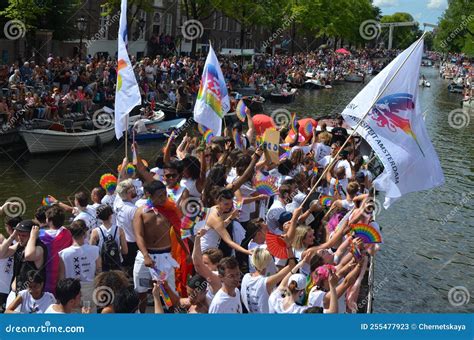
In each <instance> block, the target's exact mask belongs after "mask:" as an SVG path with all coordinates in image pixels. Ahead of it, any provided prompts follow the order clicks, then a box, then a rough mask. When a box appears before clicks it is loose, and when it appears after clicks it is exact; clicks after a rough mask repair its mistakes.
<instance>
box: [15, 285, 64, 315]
mask: <svg viewBox="0 0 474 340" xmlns="http://www.w3.org/2000/svg"><path fill="white" fill-rule="evenodd" d="M18 295H19V296H21V299H22V302H21V307H20V313H22V314H42V313H45V312H46V310H47V309H48V307H49V306H51V305H52V304H53V303H56V298H55V297H54V295H53V294H51V293H48V292H44V293H43V296H42V297H41V298H39V299H38V300H35V299H33V297H32V296H31V294H30V292H29V291H28V289H25V290H22V291H20V292H19V293H18Z"/></svg>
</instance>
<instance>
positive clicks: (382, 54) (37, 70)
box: [0, 38, 394, 130]
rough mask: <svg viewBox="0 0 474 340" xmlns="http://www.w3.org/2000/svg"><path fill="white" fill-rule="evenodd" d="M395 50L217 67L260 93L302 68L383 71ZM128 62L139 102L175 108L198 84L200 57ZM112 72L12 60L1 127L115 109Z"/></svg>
mask: <svg viewBox="0 0 474 340" xmlns="http://www.w3.org/2000/svg"><path fill="white" fill-rule="evenodd" d="M157 39H158V38H157ZM163 39H164V38H163ZM163 39H159V41H161V40H163ZM164 41H165V40H163V43H164ZM393 55H394V53H393V52H387V51H384V50H361V51H354V52H353V53H352V54H337V53H335V52H334V51H332V50H330V49H326V50H320V51H319V52H309V53H300V54H297V55H295V56H285V55H275V56H271V55H264V54H262V55H256V56H255V58H254V59H253V60H252V61H249V62H248V64H247V65H246V66H243V65H242V64H241V59H240V58H238V57H234V58H232V57H228V56H226V57H222V58H221V68H222V71H223V74H224V77H225V78H226V81H227V84H228V86H229V91H230V92H232V91H233V90H237V91H238V88H240V87H243V86H254V87H256V88H257V91H256V93H257V94H258V93H259V89H260V88H262V87H263V86H265V85H269V84H272V85H282V84H285V83H289V84H293V85H298V86H299V85H302V82H303V81H304V79H305V78H304V77H305V74H306V72H308V70H311V71H314V72H315V73H317V74H320V75H321V79H323V78H324V82H327V83H331V82H332V81H333V80H337V79H341V77H342V75H343V74H345V73H350V72H356V71H357V72H362V73H367V72H369V71H372V70H374V69H379V68H381V67H382V66H383V65H384V63H386V61H387V60H388V59H390V58H391V57H393ZM131 62H132V64H133V65H134V70H135V74H136V77H137V81H138V84H139V87H140V91H141V94H142V98H143V102H144V103H151V102H163V101H168V102H169V103H171V104H172V105H175V106H176V110H177V111H181V110H185V109H189V108H190V107H191V105H192V103H193V102H194V100H195V98H196V96H197V92H198V89H199V84H200V76H201V74H202V69H203V67H204V62H205V60H204V58H198V59H196V58H191V57H186V56H182V57H179V56H171V57H162V56H160V55H157V56H156V57H155V58H150V57H145V58H142V59H141V60H137V59H136V58H135V57H132V58H131ZM249 65H250V66H249ZM116 73H117V62H116V60H115V59H113V58H111V57H107V58H105V57H102V56H100V57H95V58H94V57H92V56H90V55H89V56H88V57H87V58H85V59H84V60H79V59H77V58H76V59H70V58H62V57H55V56H53V55H50V56H49V57H48V58H47V62H46V63H45V64H35V62H34V61H19V62H16V63H14V64H12V65H10V66H9V67H8V70H7V71H6V72H5V75H4V77H3V78H0V86H1V88H2V92H1V94H0V124H2V125H3V129H4V130H7V129H12V128H15V127H16V126H18V125H20V124H22V123H24V122H28V121H31V120H32V119H35V118H36V119H46V120H50V121H59V120H62V119H64V118H68V119H69V118H71V119H75V118H81V119H82V118H89V119H90V118H91V117H92V114H93V112H95V110H96V109H98V108H102V107H103V106H108V107H111V108H113V105H114V96H115V85H116V82H117V75H116Z"/></svg>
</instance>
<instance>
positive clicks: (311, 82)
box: [303, 79, 326, 89]
mask: <svg viewBox="0 0 474 340" xmlns="http://www.w3.org/2000/svg"><path fill="white" fill-rule="evenodd" d="M303 87H304V88H305V89H325V88H326V86H325V85H323V84H322V83H321V81H320V80H319V79H308V80H306V81H305V82H304V85H303Z"/></svg>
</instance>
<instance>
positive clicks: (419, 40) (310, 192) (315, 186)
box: [301, 31, 427, 206]
mask: <svg viewBox="0 0 474 340" xmlns="http://www.w3.org/2000/svg"><path fill="white" fill-rule="evenodd" d="M426 33H427V32H426V31H425V32H423V35H422V36H421V37H420V39H418V42H417V43H416V45H415V46H414V47H413V50H412V51H411V52H410V54H408V55H407V57H406V58H405V60H404V61H403V63H402V64H401V65H400V66H399V67H398V69H397V70H396V71H395V73H394V74H393V76H392V77H390V80H389V81H388V82H387V84H386V85H385V86H384V88H383V89H382V91H380V93H379V94H378V95H377V97H376V98H375V99H374V100H373V102H372V104H371V105H370V107H369V108H368V109H367V112H366V113H365V114H364V115H363V116H362V118H361V119H359V122H358V123H357V125H356V126H355V128H354V129H353V131H352V133H351V134H350V135H349V137H347V139H346V141H345V142H344V144H342V146H341V147H340V148H339V150H338V151H337V153H336V155H335V156H334V158H333V159H332V160H331V162H329V164H328V166H327V167H326V168H325V169H324V171H323V173H322V174H321V176H320V177H319V179H318V180H317V181H316V183H314V185H313V187H312V188H311V190H310V191H309V193H308V194H307V195H306V197H305V199H304V200H303V202H302V203H301V206H303V205H304V204H305V203H306V200H307V199H308V198H309V196H310V195H311V194H312V193H313V192H314V190H315V189H316V188H317V186H318V184H319V182H321V179H322V178H324V177H325V175H326V173H327V172H328V170H329V169H330V168H331V166H332V164H333V163H334V162H335V161H336V159H337V156H339V154H340V153H341V151H342V150H343V149H344V147H345V146H346V145H347V143H348V142H349V140H350V139H351V138H352V137H353V136H354V134H355V133H356V130H357V129H358V128H359V126H360V125H361V124H362V122H363V121H364V120H365V118H366V117H367V115H368V114H369V112H370V110H372V107H373V106H374V105H375V103H377V101H378V100H379V99H380V97H382V95H383V94H384V92H385V90H386V89H387V87H388V86H389V85H390V83H391V82H392V81H393V79H394V78H395V77H396V76H397V75H398V72H399V71H400V70H401V68H402V67H403V66H404V65H405V63H406V62H407V60H408V59H409V58H410V57H411V55H412V54H413V52H414V51H415V50H416V48H417V47H418V45H419V44H420V43H421V42H422V41H423V38H424V37H425V35H426Z"/></svg>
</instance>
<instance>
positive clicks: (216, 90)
mask: <svg viewBox="0 0 474 340" xmlns="http://www.w3.org/2000/svg"><path fill="white" fill-rule="evenodd" d="M229 109H230V104H229V95H228V94H227V86H226V83H225V79H224V76H223V74H222V70H221V67H220V66H219V61H218V60H217V57H216V54H215V53H214V50H213V48H212V46H210V47H209V53H208V55H207V59H206V64H205V65H204V69H203V71H202V76H201V84H200V86H199V91H198V95H197V100H196V104H195V105H194V120H195V121H196V122H197V123H200V124H205V125H206V126H207V127H208V128H209V129H210V130H212V133H213V134H214V136H220V135H221V132H222V119H223V117H224V114H225V113H226V112H228V111H229Z"/></svg>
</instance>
